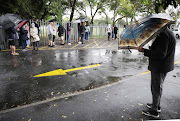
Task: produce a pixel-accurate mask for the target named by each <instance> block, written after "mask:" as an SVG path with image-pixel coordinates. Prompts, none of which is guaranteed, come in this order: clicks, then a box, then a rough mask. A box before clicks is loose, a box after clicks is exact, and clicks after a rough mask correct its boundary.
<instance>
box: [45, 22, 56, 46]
mask: <svg viewBox="0 0 180 121" xmlns="http://www.w3.org/2000/svg"><path fill="white" fill-rule="evenodd" d="M53 33H54V32H53V22H50V23H49V25H48V26H47V34H48V39H49V44H48V46H49V47H53V43H52V40H53Z"/></svg>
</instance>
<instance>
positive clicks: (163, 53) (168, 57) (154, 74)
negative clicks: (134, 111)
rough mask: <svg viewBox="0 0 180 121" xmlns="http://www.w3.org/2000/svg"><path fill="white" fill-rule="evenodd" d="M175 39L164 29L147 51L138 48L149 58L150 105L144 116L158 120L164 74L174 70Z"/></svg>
mask: <svg viewBox="0 0 180 121" xmlns="http://www.w3.org/2000/svg"><path fill="white" fill-rule="evenodd" d="M175 46H176V39H175V37H174V35H173V33H172V32H171V31H170V30H169V29H168V28H165V29H164V30H163V31H162V32H161V33H160V34H159V35H158V36H157V37H156V39H155V41H154V42H153V43H152V46H151V47H150V48H149V49H144V48H142V47H138V51H139V52H143V53H144V56H147V57H148V58H149V66H148V69H149V70H150V71H151V93H152V103H151V104H149V103H148V104H147V107H148V108H149V110H146V111H144V110H143V114H144V115H146V116H150V117H154V118H158V117H159V113H160V112H161V107H160V100H161V95H162V90H163V82H164V80H165V77H166V74H167V73H168V72H169V71H172V70H173V69H174V55H175Z"/></svg>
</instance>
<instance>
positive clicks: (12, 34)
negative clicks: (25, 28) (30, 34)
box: [6, 27, 18, 41]
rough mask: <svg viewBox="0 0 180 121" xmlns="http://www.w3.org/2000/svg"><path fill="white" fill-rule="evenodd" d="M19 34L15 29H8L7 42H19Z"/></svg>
mask: <svg viewBox="0 0 180 121" xmlns="http://www.w3.org/2000/svg"><path fill="white" fill-rule="evenodd" d="M17 34H18V33H17V30H16V29H15V28H14V27H11V28H9V29H7V31H6V36H7V40H9V41H12V40H17V39H18V37H17V36H18V35H17Z"/></svg>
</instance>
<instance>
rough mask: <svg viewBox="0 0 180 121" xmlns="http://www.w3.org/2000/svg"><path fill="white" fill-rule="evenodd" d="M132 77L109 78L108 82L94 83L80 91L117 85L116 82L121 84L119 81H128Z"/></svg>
mask: <svg viewBox="0 0 180 121" xmlns="http://www.w3.org/2000/svg"><path fill="white" fill-rule="evenodd" d="M131 76H132V75H125V76H121V77H115V76H108V77H107V80H106V81H92V82H91V83H90V84H89V85H88V86H86V87H85V88H80V89H79V91H85V90H90V89H94V88H98V87H101V86H105V85H108V84H112V83H115V82H119V81H121V80H123V79H126V78H128V77H131Z"/></svg>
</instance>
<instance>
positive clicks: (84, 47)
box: [83, 42, 94, 48]
mask: <svg viewBox="0 0 180 121" xmlns="http://www.w3.org/2000/svg"><path fill="white" fill-rule="evenodd" d="M93 43H94V42H92V43H90V44H89V45H86V46H84V47H83V48H86V47H88V46H90V45H92V44H93Z"/></svg>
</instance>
